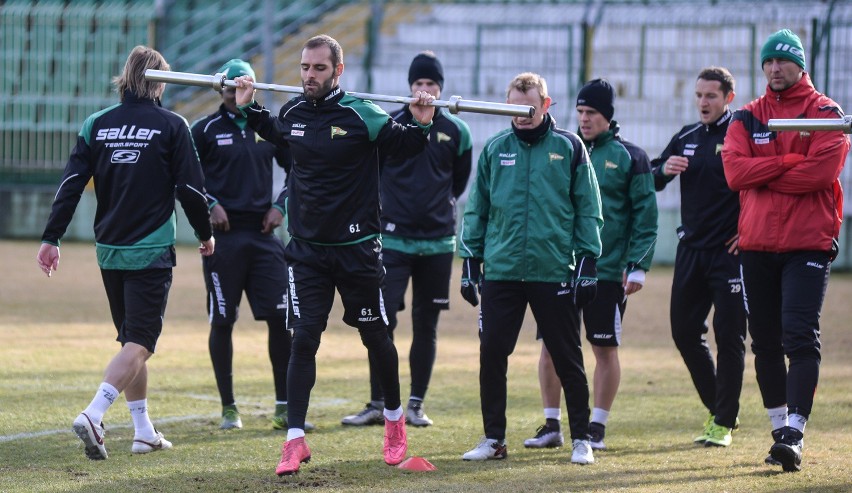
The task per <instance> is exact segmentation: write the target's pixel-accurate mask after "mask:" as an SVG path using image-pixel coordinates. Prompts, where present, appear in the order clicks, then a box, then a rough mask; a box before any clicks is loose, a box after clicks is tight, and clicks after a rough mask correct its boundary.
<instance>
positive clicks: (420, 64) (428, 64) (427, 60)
mask: <svg viewBox="0 0 852 493" xmlns="http://www.w3.org/2000/svg"><path fill="white" fill-rule="evenodd" d="M418 79H429V80H433V81H435V82H436V83H437V84H438V87H440V88H441V89H443V88H444V67H442V66H441V61H440V60H438V58H437V57H436V56H435V54H434V53H432V52H426V53H420V54H418V55H417V56H416V57H414V60H412V61H411V67H409V68H408V85H409V86H410V85H411V84H414V81H416V80H418Z"/></svg>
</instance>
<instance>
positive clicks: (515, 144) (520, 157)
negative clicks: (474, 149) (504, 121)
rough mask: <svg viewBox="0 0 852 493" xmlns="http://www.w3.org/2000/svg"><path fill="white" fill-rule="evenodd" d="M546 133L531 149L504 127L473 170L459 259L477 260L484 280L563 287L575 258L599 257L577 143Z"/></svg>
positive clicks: (593, 193) (592, 202)
mask: <svg viewBox="0 0 852 493" xmlns="http://www.w3.org/2000/svg"><path fill="white" fill-rule="evenodd" d="M542 125H548V126H549V127H550V128H549V129H548V130H547V131H546V132H545V133H544V135H543V136H541V137H540V138H539V140H538V141H537V142H535V143H534V144H528V143H526V142H524V141H522V140H520V139H519V138H518V137H517V135H516V134H515V133H514V131H513V130H512V129H511V128H509V129H506V130H503V131H501V132H499V133H498V134H496V135H494V136H492V137H491V138H490V139H488V141H487V142H486V144H485V147H484V149H483V151H482V154H481V155H480V156H479V163H478V164H477V175H476V180H475V181H474V183H473V186H472V187H471V192H470V196H469V198H468V201H467V205H466V207H465V213H464V221H463V223H462V231H461V244H460V248H459V255H460V256H461V257H463V258H467V257H473V258H476V259H480V260H483V261H484V263H485V266H484V275H485V278H486V279H489V280H494V281H531V282H565V283H567V282H570V281H571V278H572V273H573V270H574V262H575V258H577V257H581V256H588V257H594V258H596V257H598V256H600V253H601V240H600V227H601V225H602V217H601V199H600V194H599V192H598V183H597V180H596V179H595V173H594V172H593V171H592V167H591V166H590V164H589V156H588V154H587V153H586V148H585V147H584V146H583V143H582V141H581V140H580V138H579V137H578V136H577V135H576V134H574V133H572V132H569V131H567V130H563V129H559V128H556V126H555V125H553V123H552V120H551V119H550V117H549V116H548V117H547V119H546V120H545V122H544V123H542Z"/></svg>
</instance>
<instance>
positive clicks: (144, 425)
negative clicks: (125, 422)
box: [127, 399, 157, 440]
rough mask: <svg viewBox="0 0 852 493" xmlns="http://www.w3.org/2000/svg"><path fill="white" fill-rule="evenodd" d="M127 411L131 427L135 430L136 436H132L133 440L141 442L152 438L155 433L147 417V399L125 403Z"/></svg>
mask: <svg viewBox="0 0 852 493" xmlns="http://www.w3.org/2000/svg"><path fill="white" fill-rule="evenodd" d="M127 409H129V410H130V417H131V418H133V427H134V428H136V434H135V435H133V438H134V439H136V438H139V439H143V440H144V439H146V438H154V436H156V434H157V432H156V431H154V423H152V422H151V418H149V417H148V399H142V400H140V401H127Z"/></svg>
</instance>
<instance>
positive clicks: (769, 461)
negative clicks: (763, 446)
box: [763, 428, 783, 466]
mask: <svg viewBox="0 0 852 493" xmlns="http://www.w3.org/2000/svg"><path fill="white" fill-rule="evenodd" d="M782 429H783V428H778V429H777V430H772V441H773V442H774V443H778V442H779V441H780V440H781V430H782ZM763 462H764V463H765V464H766V465H768V466H780V465H781V463H780V462H778V461H777V460H775V459H773V458H772V454H769V455H767V456H766V458H765V459H763Z"/></svg>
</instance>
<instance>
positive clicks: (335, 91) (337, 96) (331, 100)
mask: <svg viewBox="0 0 852 493" xmlns="http://www.w3.org/2000/svg"><path fill="white" fill-rule="evenodd" d="M345 94H346V91H344V90H343V89H341V88H340V86H334V87H333V88H332V89H331V91H329V92H328V94H326V95H325V96H323V97H321V98H320V99H318V100H312V99H308V98H305V101H307V102H309V103H311V104H313V105H314V106H317V107H325V106H330V105H333V104H337V102H338V101H340V100H341V99H343V96H344V95H345ZM303 97H304V96H303Z"/></svg>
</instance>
